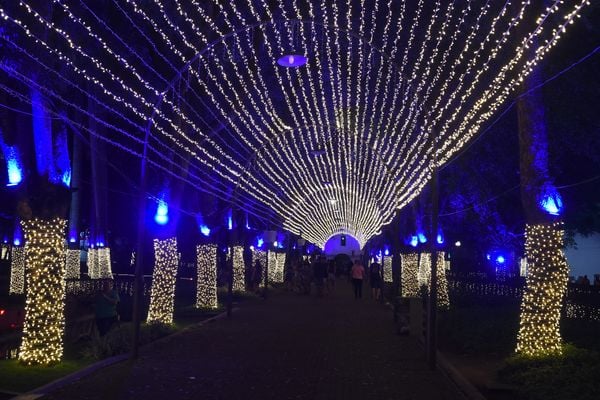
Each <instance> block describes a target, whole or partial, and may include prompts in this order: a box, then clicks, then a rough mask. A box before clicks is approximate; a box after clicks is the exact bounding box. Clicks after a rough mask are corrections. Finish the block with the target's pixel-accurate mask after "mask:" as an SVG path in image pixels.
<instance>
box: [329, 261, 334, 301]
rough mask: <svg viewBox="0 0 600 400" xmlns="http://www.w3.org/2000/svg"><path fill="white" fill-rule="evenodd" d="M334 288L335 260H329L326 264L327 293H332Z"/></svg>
mask: <svg viewBox="0 0 600 400" xmlns="http://www.w3.org/2000/svg"><path fill="white" fill-rule="evenodd" d="M334 289H335V260H330V261H329V264H328V265H327V294H333V290H334Z"/></svg>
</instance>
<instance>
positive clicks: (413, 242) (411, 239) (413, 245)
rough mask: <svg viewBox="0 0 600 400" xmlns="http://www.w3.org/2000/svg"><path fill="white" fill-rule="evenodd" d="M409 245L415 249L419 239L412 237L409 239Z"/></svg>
mask: <svg viewBox="0 0 600 400" xmlns="http://www.w3.org/2000/svg"><path fill="white" fill-rule="evenodd" d="M409 244H410V245H411V246H412V247H417V246H418V245H419V238H418V237H417V236H413V237H411V238H410V242H409Z"/></svg>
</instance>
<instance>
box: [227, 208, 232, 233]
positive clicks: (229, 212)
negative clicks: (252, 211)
mask: <svg viewBox="0 0 600 400" xmlns="http://www.w3.org/2000/svg"><path fill="white" fill-rule="evenodd" d="M227 229H229V230H232V229H233V213H232V211H231V210H229V211H228V212H227Z"/></svg>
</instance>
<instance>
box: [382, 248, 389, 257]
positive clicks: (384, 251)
mask: <svg viewBox="0 0 600 400" xmlns="http://www.w3.org/2000/svg"><path fill="white" fill-rule="evenodd" d="M383 254H384V255H386V256H389V255H390V247H389V246H384V248H383Z"/></svg>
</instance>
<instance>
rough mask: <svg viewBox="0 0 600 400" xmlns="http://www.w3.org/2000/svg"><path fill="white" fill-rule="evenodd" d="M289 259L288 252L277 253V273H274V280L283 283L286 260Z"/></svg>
mask: <svg viewBox="0 0 600 400" xmlns="http://www.w3.org/2000/svg"><path fill="white" fill-rule="evenodd" d="M286 259H287V253H276V255H275V261H276V265H275V273H274V275H273V282H276V283H283V281H284V280H285V260H286Z"/></svg>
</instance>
